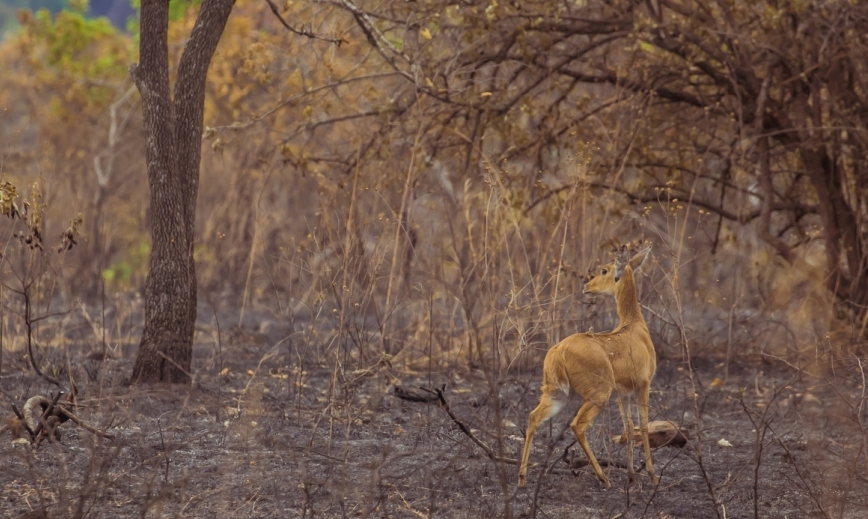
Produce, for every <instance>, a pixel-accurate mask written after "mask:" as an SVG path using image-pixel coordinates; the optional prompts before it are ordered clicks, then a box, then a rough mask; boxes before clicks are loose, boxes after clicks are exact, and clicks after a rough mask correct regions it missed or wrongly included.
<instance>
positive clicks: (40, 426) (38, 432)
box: [24, 391, 63, 447]
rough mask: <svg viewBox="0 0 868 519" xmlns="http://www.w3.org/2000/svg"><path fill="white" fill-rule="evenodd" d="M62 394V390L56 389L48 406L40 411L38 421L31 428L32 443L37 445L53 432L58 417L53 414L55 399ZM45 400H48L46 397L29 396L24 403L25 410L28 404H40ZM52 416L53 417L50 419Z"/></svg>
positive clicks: (55, 404)
mask: <svg viewBox="0 0 868 519" xmlns="http://www.w3.org/2000/svg"><path fill="white" fill-rule="evenodd" d="M61 396H63V391H58V392H57V394H56V395H54V397H53V398H52V399H51V402H49V403H48V407H45V408H44V409H43V411H42V415H41V416H40V417H39V423H37V424H36V426H35V427H34V428H33V433H34V439H33V442H34V444H35V445H36V446H37V447H39V444H40V443H42V440H43V438H44V437H45V436H48V435H49V434H53V433H54V429H55V427H57V425H58V422H59V420H58V418H57V417H56V414H55V407H56V406H57V401H58V400H60V397H61ZM45 402H48V399H47V398H44V397H38V399H35V400H34V398H31V399H30V400H28V401H27V403H26V404H25V405H24V408H25V410H26V409H27V408H28V406H30V407H31V408H32V406H33V405H36V404H39V405H40V406H42V404H44V403H45ZM52 418H54V419H53V420H52Z"/></svg>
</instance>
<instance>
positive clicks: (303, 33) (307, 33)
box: [265, 0, 346, 47]
mask: <svg viewBox="0 0 868 519" xmlns="http://www.w3.org/2000/svg"><path fill="white" fill-rule="evenodd" d="M265 1H266V2H268V6H269V7H270V8H271V12H272V13H274V16H276V17H277V19H278V20H280V23H282V24H283V26H284V27H286V30H288V31H289V32H291V33H293V34H297V35H299V36H305V37H307V38H310V39H312V40H321V41H327V42H329V43H334V44H335V45H337V46H338V47H340V46H341V43H346V40H344V39H343V38H327V37H325V36H317V35H316V34H315V33H314V32H313V31H312V30H310V29H306V28H304V27H302V28H301V29H296V28H294V27H292V26H291V25H289V24H288V23H286V20H284V19H283V16H281V15H280V12H278V10H277V6H276V5H274V2H272V1H271V0H265Z"/></svg>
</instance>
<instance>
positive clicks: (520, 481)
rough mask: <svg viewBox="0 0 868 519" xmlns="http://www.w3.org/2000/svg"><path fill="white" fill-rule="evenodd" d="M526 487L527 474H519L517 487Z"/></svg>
mask: <svg viewBox="0 0 868 519" xmlns="http://www.w3.org/2000/svg"><path fill="white" fill-rule="evenodd" d="M525 485H527V474H519V475H518V486H519V487H523V486H525Z"/></svg>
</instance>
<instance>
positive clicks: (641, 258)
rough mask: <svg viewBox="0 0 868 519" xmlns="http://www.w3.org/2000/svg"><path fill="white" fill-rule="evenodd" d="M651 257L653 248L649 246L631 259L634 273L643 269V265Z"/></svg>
mask: <svg viewBox="0 0 868 519" xmlns="http://www.w3.org/2000/svg"><path fill="white" fill-rule="evenodd" d="M649 257H651V246H650V245H649V246H648V247H647V248H645V249H643V250H641V251H639V252H638V253H637V254H636V255H635V256H633V257H632V258H631V259H630V266H631V267H633V272H636V271H638V270H639V269H640V268H642V265H644V264H645V262H646V261H647V260H648V258H649Z"/></svg>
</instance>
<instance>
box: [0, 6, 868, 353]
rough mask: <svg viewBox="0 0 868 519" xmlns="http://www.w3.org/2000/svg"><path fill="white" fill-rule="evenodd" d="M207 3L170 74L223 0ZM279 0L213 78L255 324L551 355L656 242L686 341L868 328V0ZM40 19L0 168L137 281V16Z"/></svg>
mask: <svg viewBox="0 0 868 519" xmlns="http://www.w3.org/2000/svg"><path fill="white" fill-rule="evenodd" d="M173 3H174V2H173ZM178 5H181V4H178ZM183 7H184V9H182V10H180V11H179V13H178V14H177V19H176V20H175V21H174V22H173V23H172V24H171V26H170V33H169V39H170V44H169V52H170V67H176V66H177V63H178V57H179V55H180V51H181V49H182V48H183V38H184V37H185V35H187V34H189V31H190V29H191V27H192V24H193V22H194V20H195V16H196V11H197V9H198V7H197V6H196V5H195V4H185V5H183ZM275 9H276V11H277V12H278V14H279V15H280V16H281V17H282V18H283V20H284V21H285V22H286V23H287V25H289V26H290V27H291V28H293V29H295V31H296V32H293V31H291V30H287V28H286V27H285V26H284V25H283V23H282V22H281V20H279V19H278V18H277V17H276V16H275V15H274V14H273V13H272V11H271V9H270V6H269V5H268V3H266V2H259V1H252V0H240V1H238V2H237V3H236V5H235V8H234V11H233V15H232V17H230V21H229V24H228V26H227V28H226V31H225V33H224V35H223V38H222V40H221V43H220V46H219V47H218V49H217V53H216V55H215V57H214V60H213V62H212V66H211V69H210V73H209V80H208V84H207V87H206V89H207V93H206V102H205V125H206V128H205V131H204V135H203V137H204V142H203V158H202V177H201V182H200V192H199V202H198V219H197V223H196V225H197V227H196V236H197V238H196V245H195V252H194V254H195V257H196V260H197V265H198V271H199V283H200V293H201V294H204V296H203V297H201V298H200V299H201V300H207V301H212V302H213V301H220V304H221V305H222V307H223V308H239V309H240V310H239V315H238V316H237V319H238V322H239V323H242V322H246V321H245V319H249V316H250V315H252V313H255V312H261V311H262V309H263V308H267V309H268V311H269V312H271V313H272V314H273V315H274V316H275V317H276V319H277V321H279V322H282V323H285V324H286V326H289V327H291V328H292V329H294V330H295V331H297V332H298V333H302V334H304V335H303V336H304V341H305V342H308V343H311V344H318V345H321V346H322V348H323V351H342V352H343V354H345V355H347V356H348V358H349V357H359V358H361V357H366V356H371V355H376V354H378V353H388V354H399V353H401V352H407V353H411V352H415V353H416V354H414V355H408V358H411V357H412V358H415V357H418V356H419V355H422V352H424V351H430V352H432V355H433V354H434V353H435V352H436V356H437V358H438V359H444V361H445V360H448V359H455V358H459V357H460V358H464V359H476V358H479V357H484V358H487V359H493V360H496V361H498V362H502V363H503V364H505V365H512V364H513V363H514V362H520V363H523V362H525V361H527V360H528V358H530V359H532V362H533V363H536V362H537V361H538V357H539V355H540V352H539V351H537V349H538V348H539V349H543V350H544V347H545V346H546V345H547V344H550V343H552V342H553V341H555V340H557V339H559V338H561V337H563V336H565V335H566V334H568V333H571V332H572V331H574V330H575V329H576V328H585V327H586V326H587V325H588V324H590V323H596V325H595V329H605V328H606V327H607V326H609V325H610V324H611V323H610V322H609V321H607V319H608V317H605V315H606V312H602V313H600V314H599V315H597V313H596V311H595V308H596V307H595V306H593V305H586V304H582V300H581V298H580V292H581V289H580V286H581V278H580V274H581V273H583V272H584V271H585V270H586V269H587V268H589V267H591V266H593V265H594V264H596V263H597V262H598V261H602V260H606V259H607V255H606V252H607V251H608V249H609V248H611V245H612V244H614V243H621V242H634V243H635V242H638V241H641V240H648V241H651V242H652V243H653V244H654V246H655V248H654V257H655V259H656V260H657V261H658V269H657V275H656V276H653V277H652V279H651V280H650V281H647V282H646V283H647V285H646V286H645V287H644V288H643V290H642V293H643V297H644V298H645V299H644V301H645V303H646V304H648V305H649V307H652V308H654V312H655V314H654V315H653V319H652V321H653V323H654V324H652V326H653V327H655V333H656V334H657V336H656V338H657V339H659V340H661V342H662V343H664V344H667V345H669V346H668V347H662V348H659V349H660V350H661V354H662V355H664V356H666V355H680V352H681V347H682V345H683V343H684V340H685V337H689V338H690V339H692V340H694V341H696V342H699V343H701V344H704V345H707V346H708V347H709V348H710V349H709V352H716V353H720V352H723V351H727V352H731V350H732V349H733V348H735V347H736V346H737V350H738V351H751V352H762V353H768V354H772V355H786V356H793V357H800V356H802V354H807V353H806V352H815V349H812V346H811V345H816V344H820V343H822V344H830V343H832V342H834V345H835V348H836V349H841V348H843V349H845V350H847V349H848V348H851V346H848V345H852V344H856V343H855V342H853V341H855V340H856V339H857V338H858V337H864V334H865V328H866V323H868V318H866V315H868V314H866V311H865V310H866V307H868V278H866V272H868V259H866V258H868V238H866V236H868V233H866V230H868V213H866V211H868V194H866V189H868V173H866V171H865V169H866V163H865V160H866V145H868V141H866V138H868V133H866V124H868V92H866V87H865V85H868V69H866V64H865V61H864V59H861V57H862V56H864V55H865V54H866V48H868V36H866V34H868V5H864V3H861V2H833V3H829V2H820V1H819V0H816V1H815V0H798V1H796V0H792V1H789V0H779V1H773V0H768V1H764V2H756V3H750V2H740V1H734V0H695V1H688V0H684V1H674V0H671V1H669V0H664V1H649V2H636V1H628V0H610V1H602V0H600V1H596V0H592V1H587V2H566V3H564V2H555V1H549V0H541V1H536V2H494V1H480V2H451V1H446V0H442V1H441V0H426V1H416V2H404V1H394V2H385V3H382V2H379V3H375V2H367V1H350V0H342V1H340V2H336V3H325V2H299V1H296V2H293V1H289V2H281V3H275ZM19 18H20V20H21V29H20V30H19V31H18V32H15V33H13V34H10V35H7V37H6V38H5V40H4V42H3V45H2V47H0V62H2V67H3V69H4V70H8V71H10V73H8V74H4V76H3V77H2V78H0V107H2V108H5V109H6V111H5V112H3V115H2V119H0V139H2V142H3V158H2V163H0V173H2V174H3V175H4V176H9V177H10V178H13V179H30V178H36V177H39V178H42V179H43V180H44V183H45V185H46V189H45V197H46V201H47V203H48V206H49V207H48V209H47V210H46V215H45V220H46V228H48V227H50V226H53V227H52V229H54V230H50V231H48V232H51V233H54V232H60V229H62V228H63V227H61V226H64V227H65V225H66V224H65V222H63V221H61V220H60V219H59V218H58V219H57V220H56V221H54V220H52V215H53V214H55V211H56V214H58V215H67V214H69V213H71V212H72V213H75V212H79V211H80V212H82V213H83V214H84V218H85V226H84V229H85V230H86V232H85V240H86V243H85V245H84V247H83V249H84V248H86V250H87V253H85V252H84V251H83V250H82V251H79V254H78V257H77V258H75V259H73V258H68V259H67V261H66V267H65V268H66V269H68V270H69V272H68V274H69V279H70V282H69V290H70V293H75V294H77V295H83V294H89V295H90V296H91V297H93V296H95V295H96V291H97V289H98V287H97V283H96V282H95V280H97V279H100V277H101V279H102V282H103V283H105V286H106V287H107V289H108V290H109V291H112V292H114V291H118V292H119V293H126V291H135V290H139V289H140V287H141V286H142V282H143V279H144V273H145V269H146V268H147V267H146V265H147V263H146V258H147V256H148V253H149V250H150V243H149V238H148V235H147V232H146V229H147V222H148V219H149V217H150V216H149V209H148V206H147V198H146V197H144V196H143V195H142V193H144V192H145V191H144V190H145V189H146V187H145V186H146V184H145V182H146V176H145V174H144V171H145V169H144V160H143V154H142V150H144V144H143V141H142V139H143V135H142V130H141V128H142V123H141V119H140V117H141V116H140V114H141V110H140V108H139V106H138V103H140V100H139V98H138V94H137V92H136V91H135V89H134V88H132V83H131V82H130V80H129V78H128V75H127V73H126V67H127V65H128V64H129V63H130V62H132V61H135V60H136V59H137V58H136V56H135V55H136V50H135V43H134V40H135V35H134V34H133V35H128V34H125V33H124V32H122V31H120V30H118V29H116V28H114V27H113V26H112V25H111V24H110V23H108V22H106V21H101V20H94V19H91V18H88V17H86V16H84V14H82V12H76V11H65V12H63V13H61V14H57V15H49V14H47V13H45V14H35V15H20V16H19ZM297 32H307V33H309V34H314V35H317V36H319V37H321V38H324V39H331V40H340V41H342V43H341V45H339V46H338V45H335V44H333V43H330V42H329V41H324V40H321V39H312V38H309V37H306V36H302V35H299V34H297ZM171 70H174V68H172V69H171ZM173 73H174V72H173ZM652 303H653V304H652ZM201 312H203V311H202V310H201V309H200V313H201ZM335 345H337V346H335ZM734 345H735V346H734ZM336 347H337V348H338V350H334V348H336ZM848 351H849V350H848ZM528 354H530V356H529V355H528ZM426 355H427V354H426ZM727 355H729V353H727ZM811 355H814V353H811ZM423 356H424V355H423ZM806 362H815V363H816V362H822V359H817V358H813V359H811V360H809V361H806Z"/></svg>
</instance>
